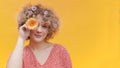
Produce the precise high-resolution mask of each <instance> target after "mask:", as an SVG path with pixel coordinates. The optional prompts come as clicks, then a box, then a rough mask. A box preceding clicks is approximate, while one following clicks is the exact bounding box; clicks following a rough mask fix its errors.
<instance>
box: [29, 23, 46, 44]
mask: <svg viewBox="0 0 120 68" xmlns="http://www.w3.org/2000/svg"><path fill="white" fill-rule="evenodd" d="M47 34H48V28H47V26H45V25H44V24H40V23H39V25H38V27H37V28H36V29H35V30H31V31H30V39H32V40H34V41H36V42H40V41H43V40H44V39H45V38H46V36H47Z"/></svg>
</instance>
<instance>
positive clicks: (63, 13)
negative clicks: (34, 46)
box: [0, 0, 120, 68]
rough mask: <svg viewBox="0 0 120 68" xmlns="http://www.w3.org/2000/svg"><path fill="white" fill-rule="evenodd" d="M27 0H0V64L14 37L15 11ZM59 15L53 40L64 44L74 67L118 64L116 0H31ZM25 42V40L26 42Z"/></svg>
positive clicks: (105, 67)
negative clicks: (58, 26)
mask: <svg viewBox="0 0 120 68" xmlns="http://www.w3.org/2000/svg"><path fill="white" fill-rule="evenodd" d="M29 1H30V0H1V1H0V68H5V66H6V63H7V59H8V56H9V54H10V53H11V52H12V50H13V49H14V47H15V44H16V41H17V36H18V32H17V25H16V15H17V13H18V12H19V10H20V9H21V7H22V6H23V5H25V4H26V3H28V2H29ZM31 2H32V3H35V2H40V3H42V4H43V5H44V6H47V7H49V8H52V9H54V11H55V12H56V14H57V15H58V16H59V18H60V19H61V22H62V23H61V27H60V31H59V32H58V34H57V35H56V37H55V38H54V39H53V40H51V41H52V42H56V43H61V44H64V46H65V47H66V48H67V50H68V52H69V53H70V56H71V60H72V64H73V68H120V43H119V42H120V39H119V38H120V30H119V29H120V21H119V20H120V17H119V15H120V14H119V13H120V9H119V6H120V5H119V0H31ZM26 44H27V43H26Z"/></svg>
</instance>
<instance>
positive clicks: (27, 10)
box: [17, 4, 60, 40]
mask: <svg viewBox="0 0 120 68" xmlns="http://www.w3.org/2000/svg"><path fill="white" fill-rule="evenodd" d="M37 15H40V16H41V17H42V20H43V22H47V21H49V23H50V25H49V28H48V34H47V36H46V38H45V40H49V39H50V38H53V37H54V35H55V33H56V32H57V31H58V29H59V24H60V22H59V19H58V17H57V16H56V15H55V13H54V12H53V11H52V10H50V9H48V8H45V7H43V6H42V5H41V4H34V5H32V4H27V5H26V6H24V7H23V8H22V10H21V12H20V13H19V14H18V17H17V23H18V28H19V27H20V26H22V25H23V24H25V22H26V21H27V20H28V19H29V18H32V17H36V16H37ZM40 19H41V18H40ZM28 39H30V37H28Z"/></svg>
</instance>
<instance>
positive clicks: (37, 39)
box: [34, 38, 43, 42]
mask: <svg viewBox="0 0 120 68" xmlns="http://www.w3.org/2000/svg"><path fill="white" fill-rule="evenodd" d="M34 41H35V42H41V41H43V38H34Z"/></svg>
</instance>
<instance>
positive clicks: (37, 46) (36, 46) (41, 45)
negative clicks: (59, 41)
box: [29, 40, 48, 50]
mask: <svg viewBox="0 0 120 68" xmlns="http://www.w3.org/2000/svg"><path fill="white" fill-rule="evenodd" d="M29 46H30V48H32V49H33V50H42V49H45V48H46V47H48V42H46V41H44V40H43V41H40V42H35V41H32V40H30V44H29Z"/></svg>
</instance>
